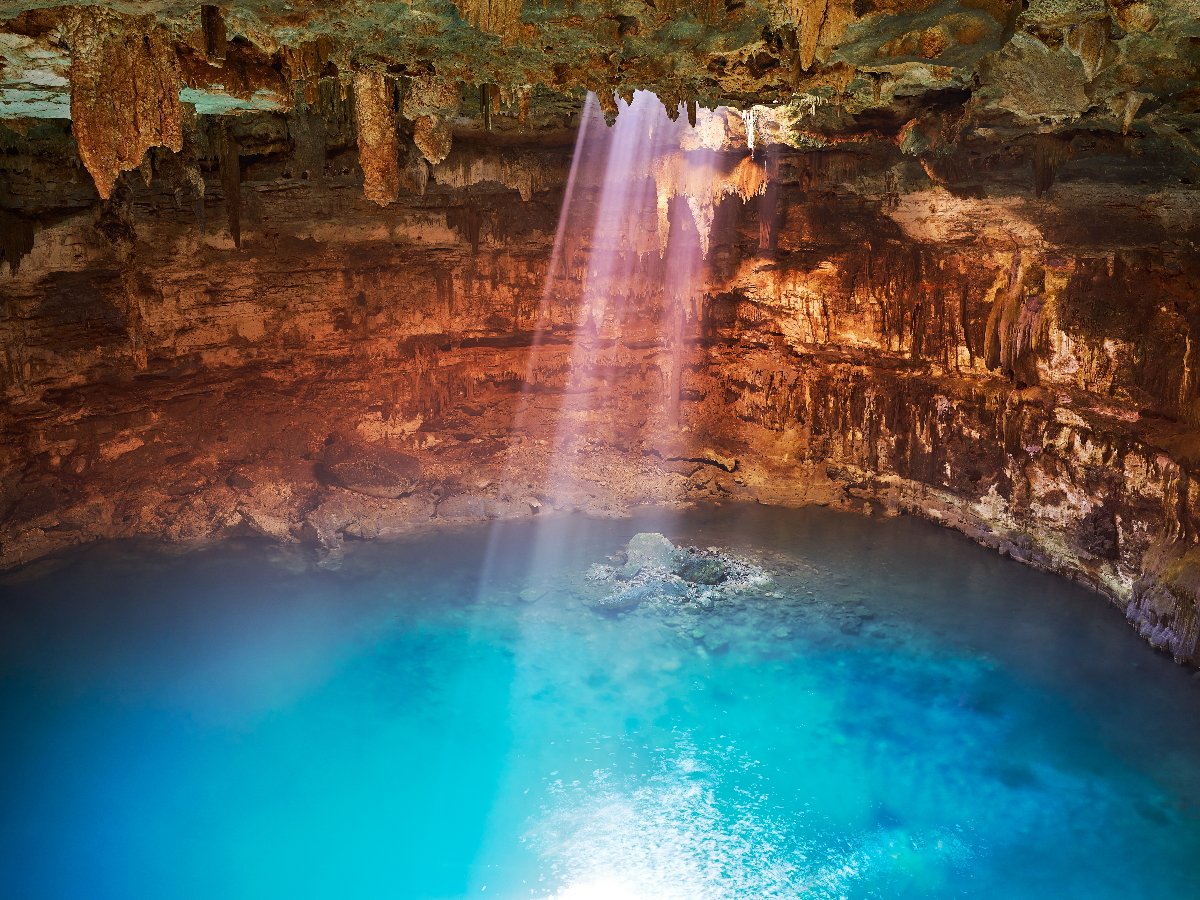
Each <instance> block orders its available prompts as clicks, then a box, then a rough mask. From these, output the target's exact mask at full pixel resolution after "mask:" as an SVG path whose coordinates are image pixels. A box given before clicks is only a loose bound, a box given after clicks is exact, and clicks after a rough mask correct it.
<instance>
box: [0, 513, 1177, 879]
mask: <svg viewBox="0 0 1200 900" xmlns="http://www.w3.org/2000/svg"><path fill="white" fill-rule="evenodd" d="M648 530H655V531H662V532H664V533H666V534H667V535H668V536H669V537H671V538H672V539H673V540H675V541H676V542H677V543H683V544H696V545H698V546H702V547H708V546H718V547H722V548H727V549H730V550H731V551H733V552H735V553H738V554H741V555H742V556H744V557H746V558H748V559H751V560H753V561H755V562H757V563H758V564H759V565H761V566H762V567H763V568H764V569H765V570H767V571H768V572H769V573H770V574H771V576H772V580H771V582H770V583H768V584H764V585H760V586H759V587H757V588H755V589H753V590H749V591H746V592H745V593H743V594H742V595H739V596H738V597H736V598H735V599H733V600H731V601H729V602H725V603H721V604H718V605H717V606H715V607H714V608H713V609H710V610H697V609H678V608H662V607H660V606H656V607H653V608H642V609H639V610H637V611H635V612H633V613H629V614H626V615H621V616H609V615H601V614H598V613H597V612H596V611H594V610H593V609H591V608H589V607H588V606H587V605H586V604H585V603H584V602H583V600H582V599H581V597H580V595H579V593H578V591H576V590H575V587H576V586H578V584H579V577H580V575H581V574H582V573H583V572H584V571H586V570H587V568H588V567H589V566H590V565H591V564H592V563H594V562H602V561H603V560H604V558H605V557H607V556H608V555H609V554H612V553H613V552H614V551H617V550H618V549H619V548H620V547H621V546H622V545H623V544H624V542H625V541H627V540H628V538H629V537H630V536H632V535H633V534H635V533H637V532H639V531H648ZM303 562H304V559H303V553H302V552H301V551H298V550H297V551H289V550H281V549H279V548H276V547H272V546H267V545H263V544H258V543H253V542H247V543H231V544H228V545H225V546H222V547H220V548H219V549H213V550H209V551H204V552H199V553H194V554H190V555H183V556H168V555H165V554H163V553H161V552H157V551H154V550H151V549H148V548H139V547H137V546H130V545H107V546H99V547H95V548H92V549H89V550H86V551H83V552H78V553H74V554H71V555H69V556H67V557H65V558H63V559H61V560H58V561H57V563H56V565H55V566H54V567H43V568H37V567H35V568H34V569H31V570H27V571H26V572H23V573H19V574H18V575H17V576H9V577H7V578H6V579H5V580H4V581H3V583H2V584H0V734H3V736H4V738H3V741H2V742H0V896H4V897H20V898H85V897H86V898H95V900H106V898H114V900H116V898H121V900H141V898H155V900H157V898H214V897H221V898H276V897H279V898H283V897H289V898H296V897H372V898H373V897H381V898H383V897H387V898H452V897H465V896H488V897H501V898H510V897H511V898H547V897H558V898H569V900H582V898H597V900H599V898H605V900H628V898H642V900H660V898H662V900H674V898H679V900H684V898H687V900H707V898H736V900H741V898H768V897H779V898H785V897H787V898H790V897H804V898H810V897H811V898H836V897H846V898H868V897H874V898H918V897H921V898H943V897H945V898H949V897H988V898H993V897H1000V898H1008V897H1011V898H1039V897H1047V898H1050V897H1053V898H1071V897H1079V898H1085V897H1086V898H1089V900H1105V898H1129V897H1139V898H1147V900H1153V898H1181V897H1192V896H1197V895H1198V893H1197V891H1198V888H1197V884H1198V881H1197V872H1198V866H1200V864H1198V862H1197V861H1198V860H1200V715H1198V713H1200V685H1198V684H1197V683H1196V681H1194V680H1193V679H1192V678H1191V676H1190V674H1189V673H1188V672H1186V671H1184V670H1182V669H1180V668H1177V667H1175V666H1174V665H1173V664H1172V663H1170V662H1169V661H1168V660H1166V659H1163V658H1162V657H1160V656H1157V655H1156V654H1155V653H1154V652H1153V651H1151V650H1150V649H1149V648H1148V647H1147V646H1145V645H1144V644H1143V643H1142V642H1140V641H1139V640H1138V639H1137V638H1136V637H1135V635H1134V634H1133V632H1132V631H1131V630H1130V629H1129V628H1128V627H1127V626H1126V625H1125V623H1124V621H1123V620H1122V618H1121V616H1120V615H1119V613H1117V612H1116V611H1115V610H1114V609H1112V608H1110V607H1108V606H1106V604H1105V602H1104V601H1103V600H1102V599H1101V598H1099V597H1097V596H1095V595H1093V594H1091V593H1088V592H1086V591H1084V590H1083V589H1081V588H1078V587H1077V586H1074V585H1072V584H1069V583H1067V582H1064V581H1062V580H1059V579H1055V578H1053V577H1050V576H1046V575H1043V574H1040V573H1036V572H1033V571H1030V570H1027V569H1025V568H1023V567H1021V566H1019V565H1017V564H1015V563H1012V562H1009V561H1007V560H1003V559H1001V558H999V557H997V556H995V555H994V554H992V553H990V552H988V551H985V550H982V549H980V548H978V547H976V546H974V545H973V544H971V543H970V542H968V541H967V540H965V539H964V538H962V537H960V536H958V535H956V534H953V533H951V532H947V531H943V530H941V529H938V528H936V527H934V526H931V525H928V524H926V523H922V522H918V521H914V520H909V519H900V520H889V521H875V520H870V519H865V518H860V517H857V516H851V515H846V514H841V513H835V512H830V511H826V510H816V509H813V510H801V511H787V510H772V509H765V508H761V507H728V508H724V509H711V510H700V511H696V512H691V513H687V514H683V515H680V514H671V515H667V514H663V513H647V514H645V515H641V516H639V517H636V518H635V519H633V520H609V521H597V520H589V519H584V518H566V519H557V520H553V521H550V522H543V523H540V529H539V523H536V522H534V523H522V524H519V525H507V526H505V527H504V528H503V530H502V531H500V532H496V531H493V530H489V529H488V528H479V529H476V530H472V531H465V532H456V533H453V534H447V535H440V536H432V537H427V538H421V539H414V540H409V541H403V542H398V543H389V544H382V543H379V544H360V545H352V546H351V547H350V549H349V552H348V554H347V557H346V560H345V562H344V564H343V565H342V567H341V568H340V569H338V570H336V571H312V570H306V569H303V568H302V566H301V563H303ZM43 569H44V570H43Z"/></svg>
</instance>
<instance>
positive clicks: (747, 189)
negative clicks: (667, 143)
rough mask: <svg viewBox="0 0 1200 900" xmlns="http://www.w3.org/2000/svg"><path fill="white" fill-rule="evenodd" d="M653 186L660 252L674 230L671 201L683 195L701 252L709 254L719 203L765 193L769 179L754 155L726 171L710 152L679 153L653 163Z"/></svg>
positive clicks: (705, 254)
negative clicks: (694, 226)
mask: <svg viewBox="0 0 1200 900" xmlns="http://www.w3.org/2000/svg"><path fill="white" fill-rule="evenodd" d="M653 176H654V188H655V195H656V198H657V205H658V252H659V255H660V256H662V255H665V254H666V252H667V239H668V237H669V235H670V232H671V216H670V204H671V200H672V199H673V198H675V197H682V198H683V199H684V200H685V201H686V203H687V205H688V209H689V210H690V211H691V214H692V221H693V222H694V223H695V225H696V233H697V234H698V235H699V237H700V252H701V254H702V255H703V256H705V257H707V256H708V250H709V246H710V244H711V238H712V225H713V219H714V218H715V217H716V210H717V206H718V205H720V203H721V201H722V200H724V199H725V198H726V197H739V198H740V199H741V200H742V202H743V203H745V202H746V201H747V200H749V199H750V198H751V197H759V196H761V195H762V194H763V193H765V192H766V189H767V184H768V183H769V182H770V173H769V172H768V170H767V167H766V166H765V165H763V164H762V163H760V162H759V161H758V160H756V159H754V158H753V157H751V156H747V157H744V158H743V159H741V160H739V161H738V162H737V163H736V164H735V165H734V166H733V168H732V169H730V170H729V171H723V166H722V164H721V160H720V159H719V158H716V159H714V158H713V157H712V155H711V154H695V153H683V152H676V153H670V154H667V155H666V156H663V157H660V158H659V159H657V160H655V162H654V173H653Z"/></svg>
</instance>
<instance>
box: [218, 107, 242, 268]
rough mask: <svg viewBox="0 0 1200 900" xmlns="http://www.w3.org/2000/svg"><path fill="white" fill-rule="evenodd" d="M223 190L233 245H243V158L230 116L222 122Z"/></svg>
mask: <svg viewBox="0 0 1200 900" xmlns="http://www.w3.org/2000/svg"><path fill="white" fill-rule="evenodd" d="M219 157H220V165H221V191H222V193H224V195H225V220H226V222H227V223H228V225H229V236H230V237H231V238H233V245H234V246H235V247H238V248H239V249H240V248H241V246H242V160H241V157H240V156H239V155H238V145H237V139H236V138H235V137H234V136H233V123H232V122H230V121H229V119H228V118H226V119H224V120H223V121H222V122H221V137H220V153H219Z"/></svg>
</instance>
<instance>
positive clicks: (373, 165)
mask: <svg viewBox="0 0 1200 900" xmlns="http://www.w3.org/2000/svg"><path fill="white" fill-rule="evenodd" d="M354 110H355V117H356V120H357V126H358V160H359V165H360V166H362V170H363V193H364V194H365V195H366V197H367V199H368V200H372V201H374V202H375V203H378V204H379V205H380V206H387V205H388V204H389V203H394V202H395V201H396V200H397V199H398V198H399V196H400V182H401V177H400V160H399V157H398V155H397V151H396V105H395V90H394V87H393V85H392V81H391V79H390V78H388V77H387V76H386V75H384V74H383V73H382V72H374V71H371V70H368V69H363V70H360V71H358V72H355V73H354Z"/></svg>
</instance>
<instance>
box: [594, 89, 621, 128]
mask: <svg viewBox="0 0 1200 900" xmlns="http://www.w3.org/2000/svg"><path fill="white" fill-rule="evenodd" d="M596 100H597V102H599V104H600V112H601V113H603V114H604V124H605V125H607V126H609V127H610V128H611V127H612V126H613V125H615V124H616V123H617V111H618V109H619V107H618V106H617V98H616V96H615V95H614V94H613V93H612V92H611V91H605V90H600V91H596Z"/></svg>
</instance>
